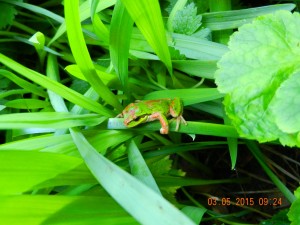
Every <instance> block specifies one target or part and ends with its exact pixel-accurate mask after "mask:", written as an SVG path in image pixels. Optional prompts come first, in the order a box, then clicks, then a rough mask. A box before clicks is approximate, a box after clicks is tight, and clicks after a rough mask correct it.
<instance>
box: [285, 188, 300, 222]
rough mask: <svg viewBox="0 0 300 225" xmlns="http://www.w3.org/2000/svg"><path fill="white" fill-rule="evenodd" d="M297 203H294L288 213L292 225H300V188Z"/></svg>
mask: <svg viewBox="0 0 300 225" xmlns="http://www.w3.org/2000/svg"><path fill="white" fill-rule="evenodd" d="M295 196H296V198H297V199H296V201H294V202H293V204H292V206H291V207H290V210H289V212H288V214H287V215H288V218H289V220H290V221H291V222H292V223H291V225H298V224H300V187H298V188H297V190H296V191H295Z"/></svg>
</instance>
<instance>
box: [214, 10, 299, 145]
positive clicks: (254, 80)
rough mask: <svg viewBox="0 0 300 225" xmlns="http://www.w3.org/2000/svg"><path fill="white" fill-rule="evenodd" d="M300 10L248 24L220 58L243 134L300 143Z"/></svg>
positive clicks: (225, 89) (230, 109) (230, 110)
mask: <svg viewBox="0 0 300 225" xmlns="http://www.w3.org/2000/svg"><path fill="white" fill-rule="evenodd" d="M299 25H300V16H299V14H298V13H294V14H292V13H290V12H287V11H278V12H276V13H275V14H270V15H266V16H261V17H258V18H257V19H256V20H255V21H254V22H253V23H252V24H247V25H245V26H242V27H241V28H240V29H239V31H238V32H236V33H235V34H234V35H233V36H232V37H231V40H230V43H229V48H230V51H229V52H228V53H226V54H225V55H224V56H223V57H222V59H221V60H220V62H219V64H218V66H219V70H218V71H217V73H216V83H217V84H218V89H219V91H220V92H222V93H227V95H226V97H225V101H224V104H225V109H226V113H227V115H228V116H229V118H230V119H231V120H232V124H233V125H234V126H235V127H236V129H237V130H238V132H239V134H240V135H241V136H242V137H246V138H250V139H256V140H258V141H260V142H266V141H273V140H276V139H279V140H280V142H281V143H282V144H284V145H289V146H300V141H299V139H298V136H297V135H298V132H299V131H300V122H299V118H300V115H299V110H298V109H299V101H298V99H299V98H297V97H296V96H297V94H299V91H298V89H299V87H300V86H299V82H298V80H299V79H298V77H299V69H300V67H299V63H298V58H297V57H298V56H299V51H298V49H299V43H300V35H299V32H298V30H297V28H296V27H298V26H299Z"/></svg>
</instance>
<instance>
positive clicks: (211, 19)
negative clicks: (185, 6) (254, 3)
mask: <svg viewBox="0 0 300 225" xmlns="http://www.w3.org/2000/svg"><path fill="white" fill-rule="evenodd" d="M294 8H295V4H278V5H268V6H262V7H257V8H249V9H240V10H231V11H221V12H211V13H204V14H202V16H203V18H202V23H203V26H204V27H208V28H209V29H211V30H225V29H234V28H238V27H240V26H242V25H244V24H246V23H250V22H251V21H252V20H253V19H255V18H256V17H258V16H262V15H266V14H269V13H274V12H276V11H278V10H289V11H291V10H293V9H294Z"/></svg>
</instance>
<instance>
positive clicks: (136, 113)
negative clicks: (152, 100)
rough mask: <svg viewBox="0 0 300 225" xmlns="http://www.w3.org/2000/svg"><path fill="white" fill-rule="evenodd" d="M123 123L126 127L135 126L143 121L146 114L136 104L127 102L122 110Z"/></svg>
mask: <svg viewBox="0 0 300 225" xmlns="http://www.w3.org/2000/svg"><path fill="white" fill-rule="evenodd" d="M122 114H123V117H124V124H125V126H127V127H135V126H137V125H139V124H141V123H145V122H146V121H147V119H148V115H147V114H146V113H145V112H143V110H142V109H141V108H140V107H138V106H137V105H136V104H134V103H131V104H129V105H128V106H127V107H126V108H125V109H124V110H123V112H122Z"/></svg>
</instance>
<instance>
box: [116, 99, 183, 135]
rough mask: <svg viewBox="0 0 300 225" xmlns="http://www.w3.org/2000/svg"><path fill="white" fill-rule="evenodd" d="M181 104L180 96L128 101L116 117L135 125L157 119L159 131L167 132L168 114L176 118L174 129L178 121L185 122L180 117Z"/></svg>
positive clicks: (177, 127) (130, 125) (132, 125)
mask: <svg viewBox="0 0 300 225" xmlns="http://www.w3.org/2000/svg"><path fill="white" fill-rule="evenodd" d="M182 113H183V104H182V101H181V100H180V98H173V99H171V98H164V99H158V100H145V101H137V102H135V103H130V104H129V105H128V106H126V107H125V109H124V110H123V111H122V113H120V114H119V115H118V116H117V117H122V118H124V125H125V126H127V127H135V126H137V125H139V124H141V123H147V122H150V121H154V120H159V121H160V124H161V129H160V133H161V134H168V133H169V122H168V120H167V117H168V116H172V117H174V118H176V131H178V129H179V124H180V122H183V123H184V124H185V125H186V124H187V123H186V121H185V119H184V118H183V117H182Z"/></svg>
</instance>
